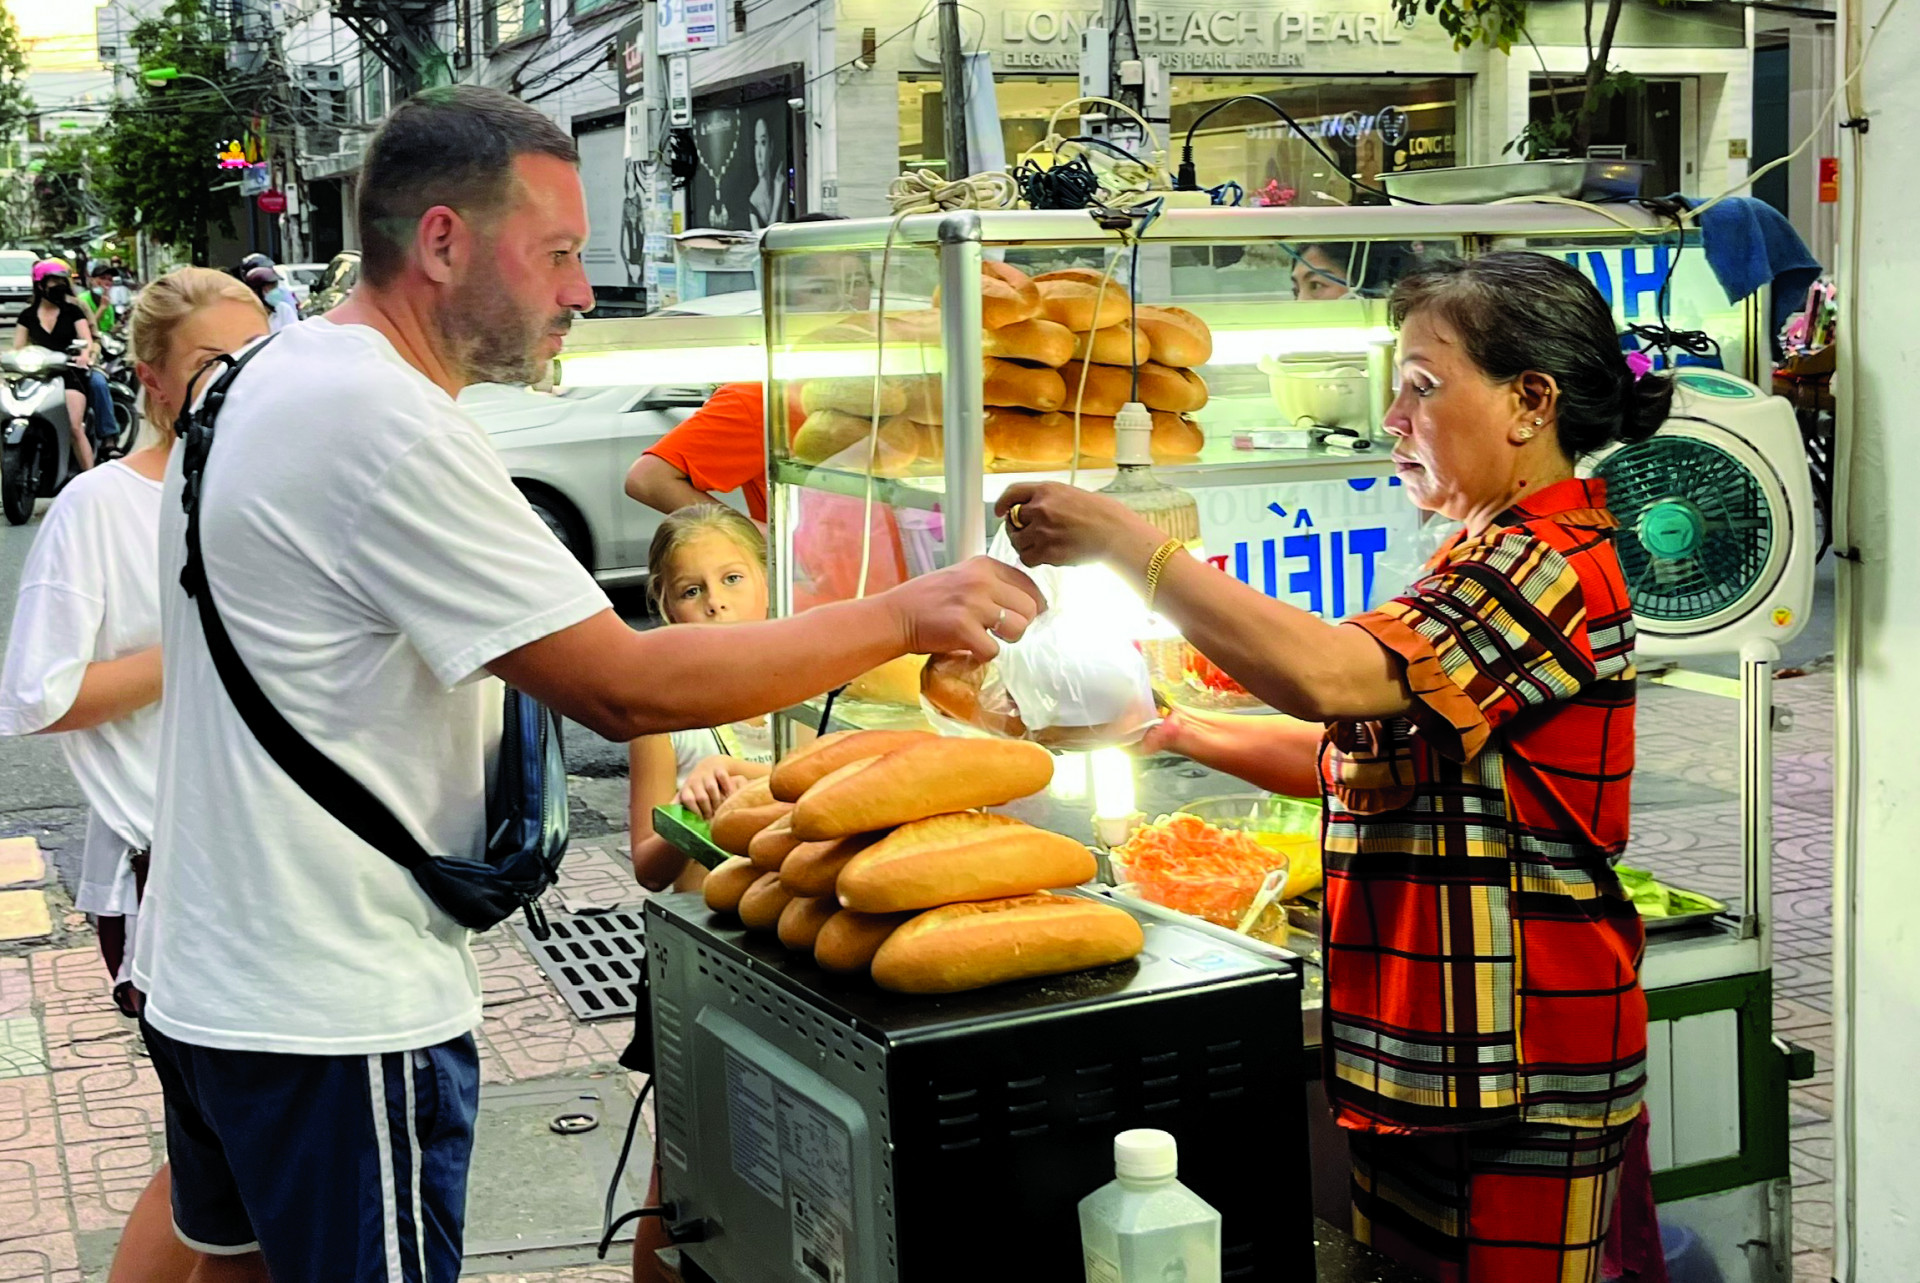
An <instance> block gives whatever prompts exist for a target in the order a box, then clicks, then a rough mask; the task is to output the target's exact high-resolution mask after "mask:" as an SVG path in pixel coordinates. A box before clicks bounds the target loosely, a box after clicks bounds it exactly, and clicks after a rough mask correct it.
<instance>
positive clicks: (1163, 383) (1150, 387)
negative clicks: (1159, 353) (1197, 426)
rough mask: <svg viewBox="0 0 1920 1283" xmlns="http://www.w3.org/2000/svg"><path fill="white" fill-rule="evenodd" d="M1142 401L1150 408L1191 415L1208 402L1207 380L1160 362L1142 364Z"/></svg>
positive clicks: (1191, 372) (1188, 371)
mask: <svg viewBox="0 0 1920 1283" xmlns="http://www.w3.org/2000/svg"><path fill="white" fill-rule="evenodd" d="M1140 402H1141V404H1142V405H1144V406H1146V407H1147V409H1149V410H1166V411H1170V412H1171V413H1174V414H1191V413H1193V412H1194V411H1195V410H1198V409H1200V408H1201V407H1202V406H1204V405H1206V403H1207V381H1206V380H1205V379H1203V378H1201V377H1200V376H1199V375H1197V374H1195V373H1194V372H1193V371H1192V370H1179V369H1175V368H1174V367H1173V366H1170V365H1162V364H1160V363H1159V362H1158V361H1149V362H1147V363H1146V364H1145V365H1143V366H1141V367H1140Z"/></svg>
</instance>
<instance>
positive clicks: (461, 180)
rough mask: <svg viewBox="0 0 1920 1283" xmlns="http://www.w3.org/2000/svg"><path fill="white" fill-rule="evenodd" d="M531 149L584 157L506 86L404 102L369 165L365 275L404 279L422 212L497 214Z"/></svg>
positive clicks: (379, 281) (380, 280)
mask: <svg viewBox="0 0 1920 1283" xmlns="http://www.w3.org/2000/svg"><path fill="white" fill-rule="evenodd" d="M526 155H543V156H552V157H554V158H556V159H558V160H564V161H566V162H567V163H568V164H570V165H578V164H579V163H580V152H579V149H578V148H576V147H575V146H574V145H573V139H572V138H570V137H568V136H567V135H566V134H565V133H564V132H562V131H561V129H560V127H559V126H558V125H556V124H554V123H553V121H551V120H549V119H548V118H547V117H546V116H544V115H542V114H541V113H540V112H539V111H538V110H536V109H535V108H533V107H529V106H528V105H527V104H526V103H524V102H521V101H520V100H519V99H518V98H515V97H514V96H513V95H511V94H508V93H505V92H503V91H502V90H499V89H488V88H485V87H483V86H480V85H443V86H438V87H435V88H432V89H423V90H421V91H420V92H419V93H417V94H415V95H414V96H413V97H411V98H409V99H407V100H406V101H405V102H403V103H401V104H400V105H399V106H398V107H395V108H394V109H393V112H392V114H391V115H389V116H388V117H387V118H386V120H385V121H384V122H383V123H382V124H381V126H380V129H379V131H378V132H376V133H375V134H374V136H373V138H372V139H371V140H370V141H369V142H368V143H367V153H366V157H365V158H364V160H363V161H362V162H361V165H360V183H359V195H358V199H357V201H356V208H355V219H356V221H357V222H358V224H359V228H360V247H361V248H360V274H361V275H362V276H364V277H365V278H366V280H367V282H368V283H369V284H372V285H384V284H386V283H387V282H388V281H391V280H393V279H394V278H395V277H396V276H398V275H399V274H400V268H401V266H402V265H403V264H404V263H405V262H406V257H407V246H408V245H409V244H410V243H411V242H412V240H413V234H414V229H415V228H416V227H418V226H419V224H420V216H421V215H422V214H424V213H426V212H427V211H428V210H430V209H432V208H433V207H434V206H436V205H445V206H447V207H448V208H450V209H453V210H456V211H457V212H459V213H460V214H461V215H463V216H465V217H467V218H472V219H476V220H481V219H485V218H486V217H488V216H489V215H491V214H494V213H497V212H498V211H499V210H500V209H501V208H502V207H503V206H504V205H505V204H506V203H507V200H508V198H509V197H510V196H511V194H512V192H513V186H514V184H513V162H514V160H515V158H517V157H520V156H526Z"/></svg>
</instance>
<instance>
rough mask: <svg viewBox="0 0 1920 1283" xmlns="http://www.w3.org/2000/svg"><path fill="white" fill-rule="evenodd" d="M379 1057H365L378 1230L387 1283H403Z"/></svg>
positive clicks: (384, 1084) (384, 1087) (383, 1078)
mask: <svg viewBox="0 0 1920 1283" xmlns="http://www.w3.org/2000/svg"><path fill="white" fill-rule="evenodd" d="M381 1059H382V1057H381V1055H380V1054H379V1053H378V1052H375V1053H373V1054H371V1055H369V1056H368V1057H367V1095H368V1096H369V1097H370V1098H371V1099H372V1101H373V1143H374V1146H375V1147H376V1148H377V1149H378V1150H379V1151H380V1229H381V1232H382V1233H383V1234H384V1235H385V1236H386V1248H387V1283H403V1280H404V1279H405V1275H403V1274H401V1273H400V1207H399V1200H398V1199H397V1198H396V1197H395V1196H394V1181H393V1133H392V1131H391V1130H389V1128H388V1127H387V1075H386V1070H385V1069H384V1068H383V1067H382V1066H381V1063H380V1062H381Z"/></svg>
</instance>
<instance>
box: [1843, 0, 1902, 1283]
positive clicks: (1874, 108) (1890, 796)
mask: <svg viewBox="0 0 1920 1283" xmlns="http://www.w3.org/2000/svg"><path fill="white" fill-rule="evenodd" d="M1886 4H1887V0H1845V2H1844V3H1843V5H1842V13H1843V14H1844V13H1845V12H1846V10H1847V8H1849V7H1851V8H1853V9H1854V10H1856V12H1857V14H1858V16H1859V17H1860V18H1861V19H1863V20H1862V22H1861V26H1862V28H1863V29H1864V28H1865V27H1866V26H1868V25H1870V24H1871V22H1872V21H1873V20H1875V19H1877V18H1878V17H1879V15H1880V14H1881V13H1882V12H1883V11H1884V10H1885V8H1886ZM1840 43H1844V42H1840ZM1917 70H1920V5H1916V4H1915V3H1914V0H1904V3H1903V4H1902V10H1901V11H1900V12H1898V13H1896V14H1895V17H1894V19H1893V21H1892V22H1890V23H1888V24H1887V27H1886V30H1885V31H1884V32H1883V34H1882V35H1881V37H1880V40H1879V43H1878V44H1877V45H1876V46H1875V48H1874V50H1873V53H1872V57H1871V58H1870V59H1869V61H1868V63H1867V65H1866V68H1865V70H1864V71H1863V72H1862V73H1861V77H1860V81H1859V86H1860V92H1861V99H1862V102H1863V103H1864V105H1865V107H1866V110H1867V111H1869V112H1870V113H1871V116H1872V121H1873V127H1872V130H1871V132H1870V133H1868V134H1867V135H1866V136H1865V137H1864V138H1860V139H1859V140H1858V147H1859V150H1858V152H1857V153H1855V152H1853V151H1852V150H1850V149H1848V150H1843V151H1842V152H1841V158H1842V174H1843V181H1844V182H1845V183H1846V184H1847V188H1846V190H1845V191H1844V193H1843V206H1842V213H1843V219H1845V220H1850V219H1851V218H1852V217H1853V215H1854V213H1856V212H1857V214H1858V217H1859V219H1860V226H1861V234H1860V236H1859V239H1858V241H1857V243H1856V244H1853V245H1851V246H1849V247H1848V249H1847V251H1846V257H1845V259H1844V263H1845V266H1844V274H1843V276H1842V278H1841V279H1842V281H1843V284H1844V286H1845V288H1848V289H1857V290H1858V291H1859V297H1858V301H1857V302H1858V313H1857V319H1856V320H1855V321H1854V323H1853V325H1852V327H1851V328H1848V329H1843V331H1842V334H1841V342H1842V344H1843V348H1842V351H1843V357H1842V367H1841V368H1842V371H1843V376H1842V377H1843V382H1842V386H1841V389H1840V396H1841V398H1842V404H1843V405H1851V407H1852V423H1853V431H1852V443H1851V449H1850V450H1849V452H1848V453H1849V455H1850V459H1849V475H1850V477H1851V480H1852V486H1853V489H1852V513H1851V517H1850V519H1849V520H1847V522H1846V524H1845V525H1844V527H1843V528H1842V530H1841V535H1842V540H1838V541H1836V542H1844V543H1849V544H1851V545H1852V547H1853V548H1855V549H1857V550H1858V552H1859V555H1860V558H1861V561H1860V563H1859V565H1858V567H1857V569H1855V568H1849V567H1848V566H1847V565H1846V563H1844V562H1842V563H1841V579H1840V588H1841V606H1842V612H1843V618H1842V641H1841V656H1840V658H1841V661H1842V668H1841V672H1840V680H1841V681H1842V683H1843V685H1842V687H1841V689H1840V691H1839V695H1840V699H1839V701H1838V702H1839V703H1841V704H1842V705H1843V709H1842V720H1841V725H1840V730H1841V735H1842V741H1841V744H1840V746H1839V748H1838V751H1837V753H1836V765H1835V777H1836V785H1837V786H1838V787H1839V789H1840V796H1839V797H1838V798H1837V799H1836V806H1837V809H1838V810H1839V820H1840V822H1839V826H1838V828H1837V830H1836V833H1835V839H1836V842H1835V847H1836V850H1835V856H1836V861H1837V863H1838V868H1837V869H1836V878H1835V886H1834V897H1835V905H1836V910H1837V915H1836V916H1837V921H1836V944H1835V958H1834V962H1835V987H1836V994H1835V1010H1836V1011H1837V1012H1840V1013H1841V1020H1842V1023H1841V1026H1840V1030H1839V1034H1838V1037H1837V1038H1836V1045H1837V1058H1838V1062H1839V1063H1838V1071H1837V1073H1836V1075H1835V1079H1836V1083H1835V1090H1836V1095H1835V1104H1836V1107H1837V1110H1838V1117H1837V1120H1836V1133H1837V1136H1838V1152H1837V1155H1836V1157H1837V1159H1838V1163H1837V1167H1838V1186H1837V1188H1838V1190H1839V1194H1840V1198H1841V1200H1842V1205H1841V1209H1840V1215H1839V1216H1838V1217H1837V1218H1836V1219H1837V1221H1838V1223H1839V1224H1840V1225H1841V1226H1842V1229H1841V1243H1840V1245H1839V1255H1840V1259H1839V1261H1837V1262H1836V1267H1837V1270H1838V1273H1837V1277H1838V1278H1840V1279H1842V1280H1862V1281H1871V1283H1878V1281H1879V1280H1887V1281H1888V1283H1896V1281H1898V1283H1906V1281H1907V1280H1911V1279H1913V1278H1915V1277H1916V1275H1920V1264H1917V1263H1920V1197H1916V1195H1915V1181H1916V1169H1915V1155H1916V1154H1920V1092H1916V1091H1915V1090H1914V1079H1915V1075H1916V1072H1920V915H1917V913H1916V910H1920V773H1916V772H1915V770H1914V769H1913V760H1914V739H1913V727H1914V725H1915V723H1916V721H1920V666H1916V664H1915V656H1916V655H1920V504H1916V503H1915V502H1914V501H1913V495H1914V493H1915V491H1916V488H1917V487H1920V436H1916V435H1915V433H1914V430H1913V389H1914V387H1915V386H1916V383H1920V345H1916V343H1915V341H1914V335H1915V333H1916V332H1920V250H1916V246H1920V201H1916V200H1915V199H1914V175H1915V174H1916V173H1920V74H1916V71H1917ZM1841 146H1842V148H1843V149H1847V148H1848V144H1847V143H1846V142H1842V144H1841ZM1856 156H1857V158H1858V159H1857V163H1856ZM1853 202H1857V203H1858V209H1857V211H1855V210H1854V209H1853V208H1852V203H1853ZM1847 239H1848V238H1846V237H1845V236H1844V235H1843V243H1845V241H1846V240H1847ZM1849 347H1850V348H1851V353H1850V355H1851V358H1852V359H1853V360H1854V361H1857V363H1858V364H1857V377H1854V378H1849V377H1848V374H1847V365H1848V355H1847V353H1848V348H1849ZM1849 603H1851V609H1850V610H1849ZM1849 614H1850V615H1851V620H1852V622H1853V623H1854V624H1855V625H1857V629H1858V632H1857V646H1856V647H1855V648H1854V650H1855V651H1856V652H1857V653H1856V654H1855V655H1854V656H1853V662H1851V663H1849V662H1848V660H1849V654H1848V647H1847V641H1846V636H1845V634H1846V630H1847V627H1848V622H1849V621H1848V618H1847V616H1848V615H1849ZM1849 676H1851V677H1852V679H1853V682H1854V683H1855V686H1856V690H1855V692H1854V697H1853V698H1851V699H1849V698H1847V696H1848V692H1847V690H1846V687H1845V684H1844V683H1845V682H1846V681H1847V679H1848V678H1849ZM1849 711H1850V712H1851V715H1852V725H1853V726H1854V727H1856V728H1857V753H1855V754H1854V762H1855V768H1856V777H1857V786H1852V787H1850V786H1849V785H1848V782H1847V774H1848V773H1847V772H1846V771H1845V770H1844V765H1845V760H1846V757H1847V739H1846V732H1847V730H1848V728H1849V720H1848V713H1849ZM1849 816H1851V817H1852V822H1853V824H1855V825H1857V829H1856V830H1855V832H1854V840H1852V841H1849V840H1848V824H1847V821H1848V817H1849ZM1849 1200H1850V1201H1851V1202H1852V1204H1853V1214H1852V1216H1851V1218H1849V1217H1848V1215H1847V1202H1848V1201H1849ZM1849 1219H1851V1221H1852V1223H1853V1225H1854V1227H1855V1233H1856V1238H1855V1239H1854V1247H1855V1250H1854V1251H1853V1252H1852V1253H1851V1254H1849V1252H1848V1250H1847V1246H1846V1230H1845V1226H1846V1224H1847V1222H1848V1220H1849Z"/></svg>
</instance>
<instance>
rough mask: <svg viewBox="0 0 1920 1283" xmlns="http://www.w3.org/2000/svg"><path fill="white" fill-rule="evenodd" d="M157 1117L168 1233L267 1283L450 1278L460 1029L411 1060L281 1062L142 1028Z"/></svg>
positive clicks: (471, 1059)
mask: <svg viewBox="0 0 1920 1283" xmlns="http://www.w3.org/2000/svg"><path fill="white" fill-rule="evenodd" d="M141 1029H142V1032H143V1033H144V1034H145V1036H146V1040H147V1050H148V1051H149V1052H150V1053H151V1054H152V1056H153V1065H154V1069H155V1070H156V1071H157V1072H158V1074H159V1076H160V1086H161V1090H162V1092H163V1093H164V1095H165V1098H166V1107H167V1157H168V1159H169V1161H170V1162H171V1163H172V1164H173V1225H174V1231H175V1233H177V1234H178V1235H179V1236H180V1240H181V1241H182V1242H183V1243H185V1244H186V1245H187V1246H189V1247H192V1248H196V1249H198V1250H199V1251H202V1252H209V1253H213V1254H215V1255H229V1256H237V1255H239V1254H241V1253H243V1252H251V1251H255V1250H258V1251H260V1252H261V1253H263V1254H264V1256H265V1260H266V1266H267V1272H268V1273H269V1274H271V1275H272V1276H273V1280H274V1283H350V1281H351V1283H371V1281H373V1280H380V1281H381V1283H454V1280H455V1279H457V1278H458V1277H459V1274H460V1255H461V1248H462V1237H463V1234H464V1230H465V1219H466V1207H467V1165H468V1162H469V1160H470V1159H471V1158H472V1155H473V1120H474V1115H475V1113H476V1111H477V1110H478V1108H479V1103H480V1066H479V1058H478V1055H477V1053H476V1052H475V1050H474V1043H473V1038H472V1036H471V1035H464V1036H462V1037H459V1038H456V1039H454V1040H453V1041H451V1042H445V1043H441V1044H440V1045H439V1046H437V1047H429V1048H426V1049H425V1050H421V1051H397V1052H387V1053H385V1054H377V1055H368V1056H293V1055H285V1054H280V1053H275V1052H259V1051H224V1050H220V1049H217V1048H212V1047H199V1046H194V1045H191V1044H188V1043H183V1042H177V1041H175V1040H174V1039H172V1038H169V1037H167V1036H166V1035H165V1034H163V1033H161V1032H159V1031H158V1030H156V1029H154V1028H153V1027H152V1026H150V1025H145V1024H143V1025H142V1027H141Z"/></svg>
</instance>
